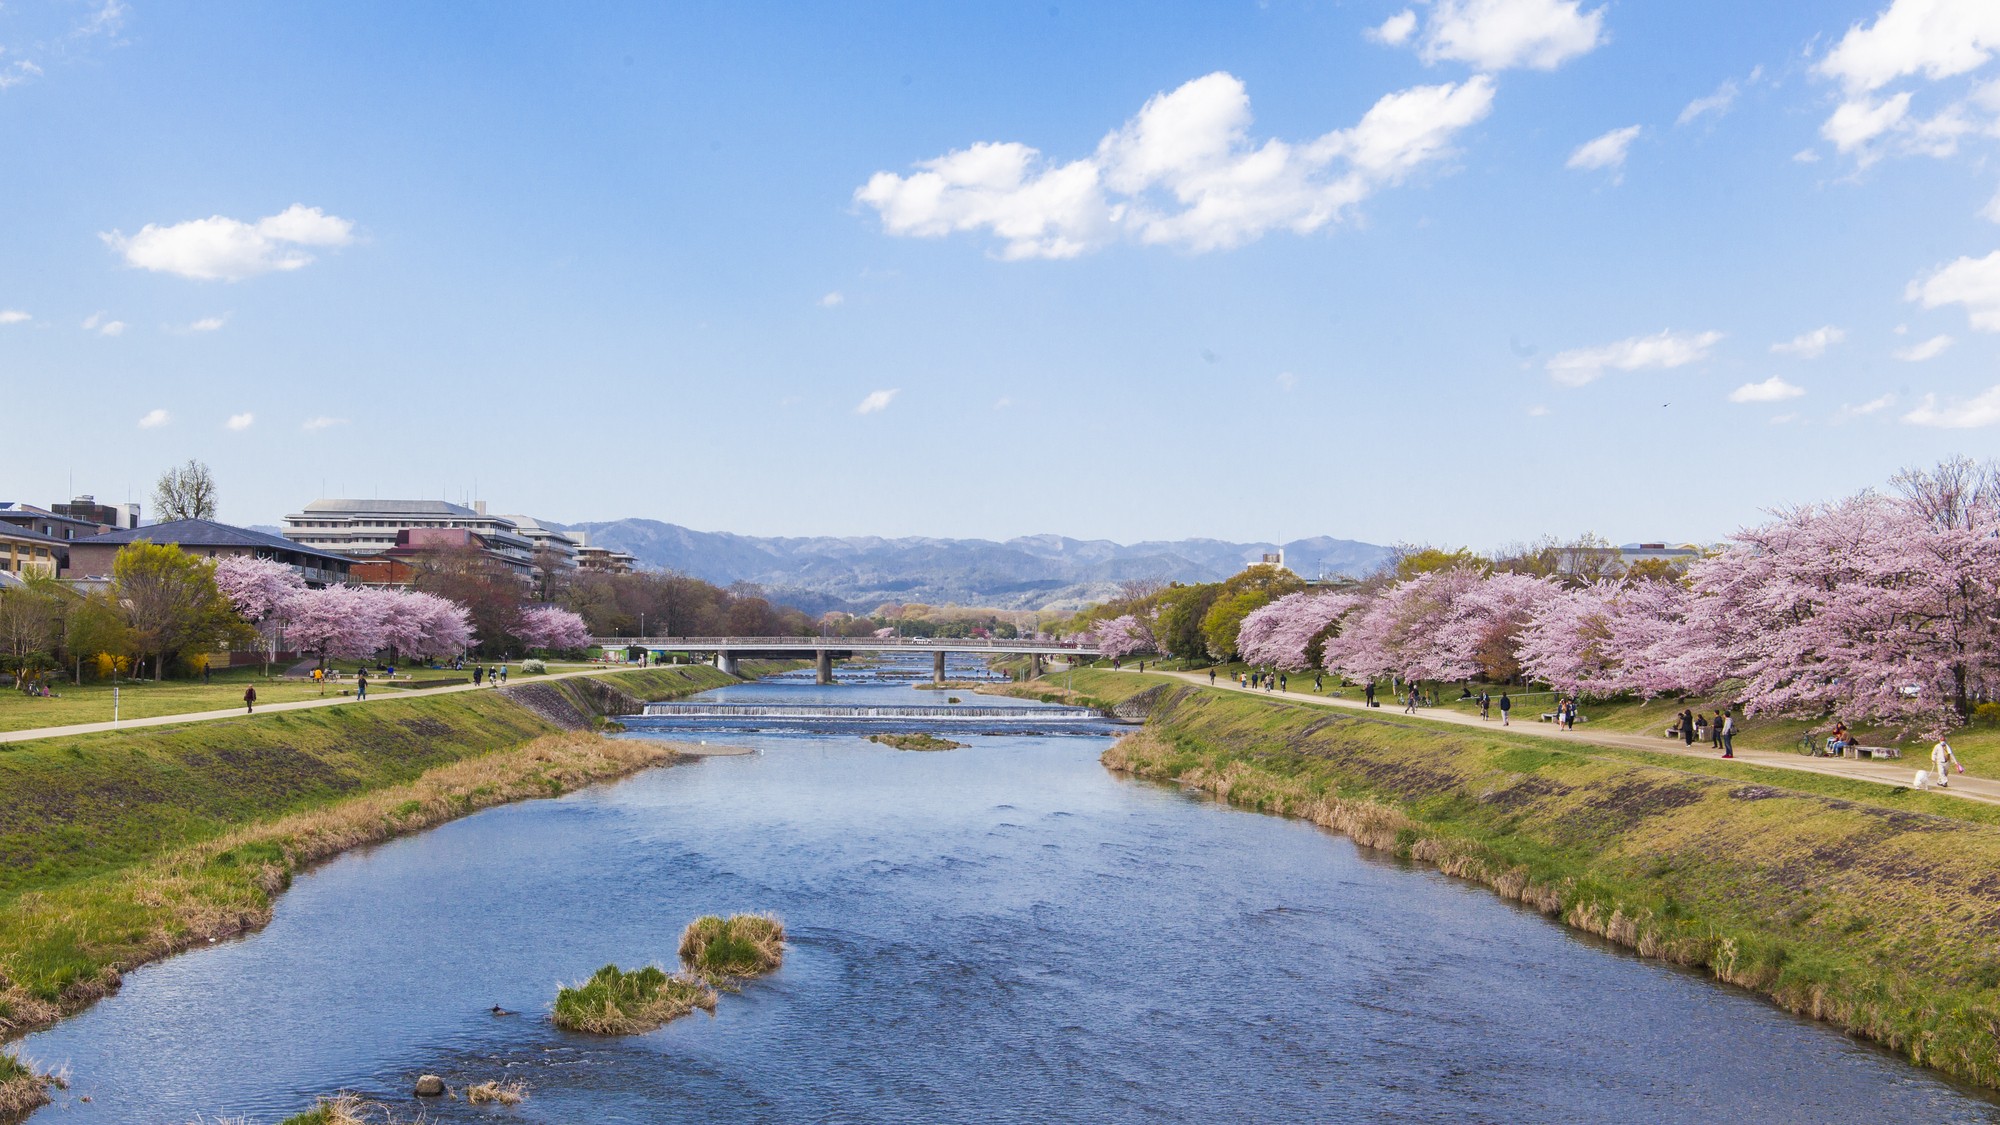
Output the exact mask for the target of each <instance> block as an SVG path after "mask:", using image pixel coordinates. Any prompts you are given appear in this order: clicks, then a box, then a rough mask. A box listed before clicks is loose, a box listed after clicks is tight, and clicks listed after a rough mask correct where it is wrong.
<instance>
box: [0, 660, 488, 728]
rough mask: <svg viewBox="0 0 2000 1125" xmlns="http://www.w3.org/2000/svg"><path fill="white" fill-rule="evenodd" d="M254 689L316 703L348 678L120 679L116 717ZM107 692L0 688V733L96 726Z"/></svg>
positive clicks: (348, 669)
mask: <svg viewBox="0 0 2000 1125" xmlns="http://www.w3.org/2000/svg"><path fill="white" fill-rule="evenodd" d="M353 670H354V666H353V665H352V664H351V663H349V664H347V665H345V666H344V667H343V669H342V675H343V677H352V675H353ZM411 671H412V673H413V679H415V680H417V681H423V682H427V683H428V684H430V685H431V686H436V684H437V682H438V681H449V680H459V679H463V678H464V676H465V674H464V673H457V672H450V671H444V672H431V671H428V670H426V669H412V670H411ZM511 671H512V674H514V675H519V674H520V669H519V668H518V667H516V668H513V669H512V670H511ZM253 685H254V686H255V687H256V688H257V702H258V704H259V705H262V704H267V703H290V702H293V701H294V700H300V699H319V698H321V697H323V696H328V695H331V696H336V697H337V696H338V695H340V693H342V692H343V691H345V692H352V691H353V690H354V684H353V682H352V680H351V678H345V679H343V680H342V681H341V682H339V683H330V684H327V685H325V686H324V687H322V686H320V685H317V684H314V683H313V682H312V681H311V680H287V679H283V678H276V677H274V678H271V679H266V678H265V676H264V669H263V666H261V665H259V666H257V667H255V668H237V669H232V670H230V671H227V672H217V673H214V674H213V675H212V676H211V677H210V682H209V683H206V684H204V683H202V682H201V681H200V680H165V681H162V682H160V683H154V682H153V681H151V680H120V681H119V682H118V684H117V687H118V717H119V718H120V719H146V718H152V717H154V716H157V715H185V714H189V713H191V712H196V711H222V710H228V709H230V708H240V707H242V706H243V689H244V688H246V687H250V686H253ZM111 688H112V685H111V684H110V683H109V682H107V681H102V680H90V681H87V682H85V683H84V684H83V685H81V686H78V685H76V684H60V683H59V684H56V685H54V690H55V693H56V697H55V698H51V699H43V698H39V697H34V696H28V695H24V694H22V693H21V692H19V691H16V690H12V689H0V731H9V730H28V729H31V728H34V727H59V726H68V725H70V724H72V723H102V722H109V721H110V719H111ZM368 690H369V693H370V694H374V693H377V692H380V693H382V694H385V695H386V694H390V693H392V692H393V691H394V690H395V689H394V688H393V687H392V686H391V685H390V684H389V683H387V682H386V681H383V680H380V679H377V678H375V677H374V676H373V675H372V674H371V676H370V678H369V685H368Z"/></svg>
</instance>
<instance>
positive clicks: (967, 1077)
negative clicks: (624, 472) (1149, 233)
mask: <svg viewBox="0 0 2000 1125" xmlns="http://www.w3.org/2000/svg"><path fill="white" fill-rule="evenodd" d="M850 680H851V677H850ZM961 694H962V693H961ZM701 698H705V699H716V700H723V701H735V702H771V701H778V702H805V701H833V702H855V701H866V702H871V703H895V704H912V705H916V704H934V703H937V702H938V701H939V693H937V692H930V691H918V690H915V689H913V688H911V687H909V686H907V684H906V683H895V684H889V685H880V686H866V685H864V684H862V683H857V682H848V683H845V684H842V685H837V686H832V687H815V686H813V685H811V684H810V683H809V682H800V680H799V679H798V678H797V677H793V678H791V679H789V680H787V681H784V682H773V683H759V684H749V685H743V686H739V687H730V688H726V689H723V690H721V691H718V692H713V693H710V694H709V695H707V696H704V697H701ZM965 702H966V704H967V705H973V704H975V703H979V702H997V701H992V700H984V699H966V700H965ZM635 736H643V735H635ZM955 737H960V738H962V739H963V740H965V741H969V742H970V743H971V745H970V746H969V747H968V748H966V749H963V750H957V751H951V752H942V753H912V752H901V751H896V750H891V749H888V748H886V747H882V746H878V745H874V744H871V743H868V742H866V741H864V740H863V738H862V737H861V736H859V735H858V734H855V733H853V732H852V731H831V732H828V731H815V732H812V733H804V734H801V733H786V732H762V733H743V732H738V733H734V734H729V735H726V736H723V735H718V736H717V738H718V741H726V742H729V743H731V744H737V745H746V746H750V747H753V748H754V749H755V750H756V753H754V754H751V755H746V756H741V757H716V758H708V759H704V760H702V761H699V762H696V763H693V764H688V765H680V766H674V767H671V768H666V769H658V770H652V771H649V772H646V773H643V774H640V775H638V776H635V777H633V778H630V779H628V780H626V781H623V782H620V783H618V784H614V785H608V786H603V787H599V788H596V789H591V790H587V791H585V792H581V793H576V794H572V795H570V796H567V797H564V798H560V799H556V800H545V801H532V802H528V803H524V804H519V805H512V806H508V807H503V808H497V809H492V810H489V811H486V812H482V813H479V814H477V815H475V816H471V817H467V818H465V819H463V820H459V821H456V822H454V823H451V824H448V825H445V826H443V827H441V828H438V829H435V830H433V831H430V832H426V833H424V834H422V835H419V836H415V837H411V838H408V839H403V840H398V841H394V842H391V843H388V844H384V845H381V846H378V847H373V848H369V849H366V850H364V851H360V852H356V853H353V854H350V855H347V856H344V857H342V858H340V859H337V860H335V861H333V862H331V863H329V864H327V865H325V866H323V867H321V868H319V869H318V870H316V871H314V872H312V873H311V874H309V875H306V876H303V877H301V878H300V879H299V880H298V881H297V883H296V885H295V886H294V887H293V888H292V890H291V891H290V892H289V893H287V894H286V895H285V896H284V897H283V899H282V900H281V901H280V903H279V906H278V909H277V912H276V917H275V919H274V920H273V921H272V923H271V925H270V926H269V927H267V928H266V929H264V930H263V931H262V932H260V933H257V934H254V935H251V936H249V937H247V938H245V939H243V940H240V941H234V942H228V943H224V944H221V945H218V946H215V947H214V948H211V949H207V950H202V951H197V952H194V953H191V954H188V955H185V956H181V957H176V958H173V959H171V960H168V961H165V962H163V963H160V964H157V965H152V966H148V967H145V968H141V969H139V970H136V971H134V972H133V973H131V974H130V975H129V976H128V978H127V980H126V983H125V987H124V988H123V990H122V991H120V992H119V993H118V994H117V995H116V996H114V997H112V998H111V999H109V1000H107V1001H105V1002H103V1003H101V1004H99V1005H97V1006H96V1007H95V1008H93V1009H91V1010H90V1011H88V1012H86V1013H84V1014H83V1015H81V1016H78V1017H77V1018H75V1019H72V1020H69V1021H67V1022H65V1023H63V1024H62V1025H60V1026H58V1027H56V1028H54V1029H52V1030H50V1031H48V1032H45V1033H42V1034H39V1035H36V1036H33V1037H31V1038H30V1039H29V1040H27V1041H26V1043H25V1044H24V1049H25V1053H27V1054H28V1055H30V1056H32V1057H34V1058H36V1059H38V1060H41V1061H43V1062H45V1063H67V1064H68V1065H69V1067H70V1070H71V1074H72V1078H73V1081H74V1088H73V1089H72V1090H71V1092H70V1093H69V1094H67V1095H63V1096H61V1098H60V1100H59V1101H58V1103H57V1104H56V1105H54V1106H51V1107H49V1108H47V1109H45V1110H43V1111H41V1112H40V1113H38V1114H37V1115H36V1116H35V1117H34V1118H32V1120H33V1121H34V1122H35V1123H36V1125H50V1123H55V1122H66V1121H75V1122H79V1123H81V1122H92V1123H95V1122H121V1123H123V1122H142V1123H159V1125H183V1123H185V1122H190V1121H193V1120H195V1119H196V1117H197V1116H198V1115H199V1116H201V1117H203V1118H205V1119H206V1120H210V1121H213V1120H215V1119H216V1118H218V1117H224V1116H227V1117H247V1118H248V1119H249V1120H250V1121H252V1122H260V1123H262V1122H270V1121H274V1120H276V1119H278V1118H280V1117H282V1116H285V1115H286V1114H289V1113H292V1112H296V1111H297V1110H299V1109H302V1108H305V1107H307V1106H309V1105H310V1104H311V1102H312V1100H313V1097H314V1095H316V1094H320V1093H325V1092H331V1091H334V1090H338V1089H349V1090H355V1091H359V1092H362V1093H364V1094H367V1095H369V1096H372V1097H379V1098H381V1099H383V1100H385V1101H388V1102H390V1103H392V1104H394V1105H395V1106H396V1107H397V1108H398V1110H399V1112H402V1113H407V1112H409V1111H411V1110H413V1109H414V1108H415V1106H414V1102H413V1101H412V1099H410V1098H409V1097H408V1091H409V1089H410V1087H411V1085H412V1083H413V1082H414V1080H415V1078H416V1077H417V1075H419V1074H422V1073H426V1072H431V1073H437V1074H440V1075H442V1076H444V1077H445V1079H446V1080H447V1082H449V1083H450V1084H451V1085H452V1086H454V1087H458V1086H461V1085H463V1084H466V1083H470V1082H478V1081H482V1080H485V1079H489V1078H491V1079H519V1080H521V1081H524V1082H525V1083H527V1085H528V1087H529V1089H530V1097H529V1100H528V1101H526V1102H525V1103H523V1104H522V1105H521V1106H519V1107H518V1108H516V1109H512V1110H505V1111H493V1110H489V1109H487V1108H484V1107H470V1106H467V1105H465V1104H463V1103H459V1102H451V1101H446V1102H433V1103H431V1104H430V1105H429V1106H428V1107H427V1109H428V1111H429V1113H430V1114H431V1115H432V1118H433V1119H434V1120H440V1121H449V1122H457V1121H485V1120H491V1119H494V1118H495V1117H496V1116H499V1117H505V1118H512V1119H515V1120H521V1121H540V1122H578V1121H590V1122H679V1121H688V1122H709V1121H716V1122H721V1121H728V1122H742V1121H754V1122H803V1121H815V1122H829V1123H845V1122H855V1123H860V1122H989V1121H1022V1122H1042V1121H1092V1122H1096V1121H1130V1122H1156V1121H1165V1122H1180V1121H1186V1122H1213V1121H1216V1120H1218V1119H1222V1120H1231V1121H1241V1122H1264V1121H1270V1122H1288V1123H1290V1122H1299V1121H1461V1120H1462V1121H1493V1122H1547V1121H1605V1122H1613V1121H1615V1122H1630V1121H1648V1122H1653V1121H1687V1122H1712V1121H1724V1120H1726V1121H1730V1122H1732V1123H1738V1125H1741V1123H1749V1122H1801V1121H1812V1122H1835V1121H1856V1122H1861V1121H1866V1122H1901V1121H1911V1122H1918V1121H1920V1122H1927V1123H1937V1122H2000V1104H1997V1103H1995V1102H1994V1101H1992V1100H1989V1099H1987V1098H1986V1097H1984V1096H1983V1095H1981V1094H1979V1093H1977V1092H1973V1091H1968V1090H1965V1089H1962V1088H1960V1087H1957V1086H1954V1085H1952V1084H1950V1083H1948V1082H1946V1081H1944V1080H1942V1079H1940V1078H1938V1077H1936V1076H1934V1075H1932V1074H1929V1073H1928V1072H1925V1071H1923V1070H1920V1069H1918V1068H1915V1067H1911V1066H1909V1065H1907V1064H1905V1063H1903V1062H1901V1061H1899V1060H1898V1059H1896V1058H1894V1057H1891V1056H1890V1055H1888V1054H1886V1053H1884V1052H1882V1051H1879V1050H1876V1049H1874V1048H1871V1047H1869V1046H1867V1045H1865V1044H1862V1043H1859V1042H1857V1041H1854V1040H1851V1039H1849V1038H1847V1037H1845V1036H1843V1035H1841V1034H1839V1033H1838V1032H1836V1031H1833V1030H1831V1029H1829V1028H1827V1027H1824V1026H1821V1025H1817V1024H1814V1023H1811V1022H1809V1021H1805V1020H1801V1019H1797V1018H1794V1017H1792V1016H1789V1015H1786V1014H1785V1013H1783V1012H1781V1011H1779V1010H1777V1009H1775V1008H1773V1007H1772V1006H1771V1005H1769V1004H1767V1003H1765V1002H1764V1001H1762V1000H1759V999H1757V998H1756V997H1753V996H1751V995H1749V994H1746V993H1743V992H1740V991H1737V990H1735V989H1731V988H1728V987H1724V986H1720V985H1717V984H1715V983H1713V982H1711V981H1709V980H1707V979H1705V978H1703V977H1700V976H1697V975H1695V974H1692V973H1689V972H1685V971H1681V970H1677V969H1674V968H1671V967H1668V966H1664V965H1660V964H1657V963H1652V962H1647V961H1644V960H1641V959H1639V958H1637V957H1635V956H1633V955H1630V954H1628V953H1626V952H1623V951H1621V950H1618V949H1616V948H1613V947H1610V946H1608V945H1606V944H1605V943H1602V942H1600V941H1597V940H1595V939H1592V938H1589V937H1587V936H1584V935H1580V934H1577V933H1574V932H1572V931H1569V930H1566V929H1564V928H1562V927H1560V926H1558V925H1556V924H1554V923H1552V922H1550V921H1548V920H1547V919H1545V918H1543V917H1541V916H1539V915H1537V914H1534V913H1532V912H1530V911H1526V910H1523V909H1519V908H1517V907H1514V906H1511V905H1509V904H1507V903H1505V902H1503V901H1501V900H1500V899H1498V898H1496V897H1495V896H1494V895H1493V894H1492V893H1490V892H1489V891H1486V890H1484V889H1482V888H1478V887H1474V886H1471V885H1468V884H1465V883H1462V882H1459V881H1456V880H1453V879H1450V878H1448V877H1445V876H1443V875H1440V874H1438V873H1436V872H1433V871H1430V870H1426V869H1422V868H1418V867H1412V866H1410V865H1408V864H1404V863H1401V862H1397V861H1394V860H1392V859H1386V858H1383V857H1381V856H1380V854H1379V853H1368V852H1364V851H1362V850H1360V849H1357V848H1356V847H1354V846H1353V845H1352V844H1351V843H1350V842H1348V841H1347V840H1345V839H1342V838H1340V837H1336V836H1332V835H1329V834H1328V833H1326V832H1324V831H1321V830H1319V829H1317V828H1315V827H1313V826H1311V825H1308V824H1304V823H1301V822H1297V821H1290V820H1283V819H1279V818H1276V817H1269V816H1262V815H1258V814H1253V813H1245V812H1240V811H1236V810H1232V809H1230V808H1228V807H1226V806H1223V805H1219V804H1216V803H1214V802H1213V801H1210V800H1207V799H1205V798H1201V797H1198V796H1194V795H1190V794H1187V793H1183V792H1181V791H1179V790H1177V789H1175V788H1173V787H1168V786H1159V785H1151V784H1143V783H1136V782H1133V781H1130V780H1126V779H1122V778H1119V777H1116V776H1113V775H1111V774H1109V773H1107V772H1106V771H1105V770H1104V769H1103V768H1102V767H1101V766H1099V765H1098V764H1097V756H1098V754H1099V753H1101V752H1102V750H1103V749H1104V747H1105V745H1106V744H1107V742H1108V736H1107V735H1104V734H1090V735H1078V734H1067V735H1010V734H1000V735H973V736H969V737H967V736H962V735H955ZM746 910H748V911H774V912H776V913H778V914H779V915H781V916H782V917H783V918H784V920H785V922H786V925H787V927H788V929H789V931H790V937H791V945H790V948H789V950H788V954H787V959H786V962H785V965H784V968H783V969H782V970H780V971H779V972H778V973H777V974H775V975H774V976H772V977H769V978H766V979H763V980H758V981H754V982H751V983H749V984H748V985H747V986H745V988H744V989H743V991H742V992H741V994H738V995H724V996H723V998H722V1001H721V1005H720V1008H719V1010H718V1012H717V1014H716V1015H714V1016H712V1017H711V1016H708V1015H704V1014H701V1013H697V1014H695V1015H693V1016H690V1017H688V1018H685V1019H682V1020H680V1021H677V1022H675V1023H673V1024H670V1025H669V1026H668V1027H666V1028H665V1029H663V1030H661V1031H659V1032H656V1033H654V1034H651V1035H645V1036H640V1037H636V1038H629V1039H616V1040H607V1039H597V1038H592V1037H588V1036H581V1035H573V1034H567V1033H564V1032H560V1031H557V1030H555V1029H554V1028H553V1027H551V1026H550V1025H549V1023H548V1022H547V1020H546V1011H547V1008H548V1005H549V1003H550V1001H551V1000H552V999H553V996H554V992H555V989H556V986H557V984H558V982H561V981H569V980H576V979H578V978H581V977H583V976H586V975H588V974H589V973H590V972H591V970H593V969H595V968H597V967H598V966H600V965H603V964H605V963H607V962H614V961H615V962H618V963H620V964H623V965H626V966H628V967H629V966H633V965H638V964H643V963H646V962H649V961H660V962H665V963H670V962H671V960H672V958H673V955H674V949H675V942H676V940H677V938H678V935H679V933H680V930H681V927H682V926H684V925H685V924H686V923H687V922H688V921H689V920H690V919H692V918H693V917H695V916H696V915H698V914H702V913H709V912H717V911H746ZM494 1004H499V1005H502V1006H503V1007H505V1008H507V1009H511V1010H513V1011H516V1012H518V1013H519V1014H518V1015H509V1016H494V1015H492V1014H491V1013H490V1012H489V1010H488V1009H489V1007H490V1006H491V1005H494ZM84 1097H88V1098H89V1099H90V1100H89V1101H88V1102H85V1101H83V1100H82V1099H83V1098H84Z"/></svg>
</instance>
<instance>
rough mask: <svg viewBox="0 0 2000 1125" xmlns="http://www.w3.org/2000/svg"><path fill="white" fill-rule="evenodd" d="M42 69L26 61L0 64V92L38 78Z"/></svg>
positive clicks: (20, 60)
mask: <svg viewBox="0 0 2000 1125" xmlns="http://www.w3.org/2000/svg"><path fill="white" fill-rule="evenodd" d="M41 74H42V68H41V67H39V66H36V65H35V64H34V63H32V62H29V61H28V60H27V59H15V60H14V61H13V62H10V63H0V90H7V89H12V88H13V87H15V86H19V85H20V84H21V83H23V82H26V81H28V80H30V79H33V78H39V77H41Z"/></svg>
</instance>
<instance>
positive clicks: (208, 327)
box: [188, 313, 229, 332]
mask: <svg viewBox="0 0 2000 1125" xmlns="http://www.w3.org/2000/svg"><path fill="white" fill-rule="evenodd" d="M228 323H229V316H228V314H226V313H225V314H224V315H222V316H205V317H202V318H201V319H200V320H197V321H195V322H194V323H193V324H190V325H188V331H189V332H214V331H216V330H217V329H219V328H221V327H222V326H223V325H225V324H228Z"/></svg>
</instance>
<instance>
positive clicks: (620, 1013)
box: [551, 965, 715, 1035]
mask: <svg viewBox="0 0 2000 1125" xmlns="http://www.w3.org/2000/svg"><path fill="white" fill-rule="evenodd" d="M696 1008H702V1009H705V1010H707V1011H711V1012H712V1011H714V1010H715V990H714V989H712V988H710V987H708V985H706V984H704V983H702V981H701V980H699V979H697V978H695V977H692V976H687V975H682V974H671V975H670V974H668V973H667V972H666V971H665V970H664V969H661V968H660V967H658V966H657V965H648V966H646V967H645V968H643V969H633V970H631V971H630V972H627V971H625V970H623V969H620V968H619V967H618V966H616V965H606V966H604V967H603V968H601V969H599V970H597V971H596V972H595V973H592V974H591V976H590V979H589V980H586V981H582V982H580V983H577V984H573V985H569V986H567V987H565V988H563V989H562V990H560V991H558V992H557V993H556V1003H555V1010H554V1013H553V1014H552V1016H551V1018H552V1019H553V1020H554V1022H555V1025H556V1026H557V1027H560V1028H562V1029H563V1030H565V1031H583V1032H588V1033H590V1034H593V1035H640V1034H643V1033H645V1032H648V1031H652V1030H653V1029H655V1028H657V1027H660V1026H662V1025H664V1024H665V1023H667V1021H669V1020H674V1019H679V1018H680V1017H681V1016H684V1015H687V1014H688V1013H689V1012H692V1011H694V1010H695V1009H696Z"/></svg>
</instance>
